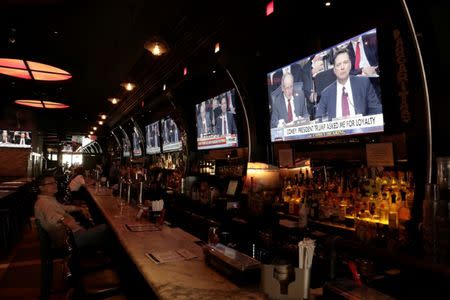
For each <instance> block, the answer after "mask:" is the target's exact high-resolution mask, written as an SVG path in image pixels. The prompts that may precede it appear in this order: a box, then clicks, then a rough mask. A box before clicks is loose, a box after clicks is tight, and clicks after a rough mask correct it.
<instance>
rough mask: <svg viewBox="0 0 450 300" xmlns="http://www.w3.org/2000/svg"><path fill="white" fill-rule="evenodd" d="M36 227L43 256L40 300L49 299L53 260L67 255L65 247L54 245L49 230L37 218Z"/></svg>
mask: <svg viewBox="0 0 450 300" xmlns="http://www.w3.org/2000/svg"><path fill="white" fill-rule="evenodd" d="M35 223H36V228H37V231H38V236H39V245H40V256H41V292H40V300H47V299H49V297H50V293H51V288H52V283H53V261H54V260H55V259H58V258H59V259H62V258H65V257H66V254H67V253H66V252H65V250H64V249H56V248H54V247H52V240H51V238H50V236H49V234H48V233H47V231H46V230H45V229H44V228H43V227H42V225H41V222H40V221H39V220H38V219H36V220H35Z"/></svg>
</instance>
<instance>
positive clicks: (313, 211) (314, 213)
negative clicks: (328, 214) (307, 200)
mask: <svg viewBox="0 0 450 300" xmlns="http://www.w3.org/2000/svg"><path fill="white" fill-rule="evenodd" d="M317 197H318V195H317V193H313V195H312V201H311V208H310V210H309V216H310V217H311V219H312V220H317V219H319V199H318V198H317Z"/></svg>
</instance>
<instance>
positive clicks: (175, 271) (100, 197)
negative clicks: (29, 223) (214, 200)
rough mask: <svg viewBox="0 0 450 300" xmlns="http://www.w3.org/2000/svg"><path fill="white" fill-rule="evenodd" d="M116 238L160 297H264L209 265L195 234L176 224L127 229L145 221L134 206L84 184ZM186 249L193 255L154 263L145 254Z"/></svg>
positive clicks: (106, 190) (105, 190)
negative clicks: (120, 202)
mask: <svg viewBox="0 0 450 300" xmlns="http://www.w3.org/2000/svg"><path fill="white" fill-rule="evenodd" d="M87 189H88V191H89V192H90V194H91V195H92V198H93V199H94V201H95V203H96V204H97V206H98V207H99V209H100V211H101V212H102V214H103V215H104V217H105V218H106V220H107V222H108V223H109V225H110V226H111V228H112V230H113V231H114V232H115V234H116V235H117V238H118V240H119V241H120V243H121V244H122V246H123V247H124V249H125V250H126V251H127V253H128V255H129V256H130V257H131V259H132V260H133V262H134V263H135V265H136V266H137V268H138V270H139V271H140V272H141V273H142V275H143V277H144V278H145V279H146V281H147V282H148V284H149V285H150V286H151V287H152V289H153V290H154V292H155V294H156V295H157V296H158V297H159V298H160V299H215V300H217V299H267V297H266V295H265V294H264V293H262V292H261V291H259V290H257V289H256V288H255V289H247V288H241V287H238V286H237V285H235V284H234V283H232V282H230V281H229V280H228V279H226V278H225V277H223V276H222V275H220V274H219V273H217V272H216V271H214V270H213V269H211V268H209V267H208V266H207V265H206V264H205V262H204V256H203V251H202V248H201V247H200V246H198V245H197V244H195V243H194V242H195V241H197V240H198V238H196V237H194V236H192V235H191V234H189V233H187V232H185V231H184V230H182V229H180V228H175V227H174V228H171V227H169V226H163V227H162V230H160V231H143V232H131V231H129V230H128V229H127V227H126V224H129V225H130V224H132V225H134V224H148V223H149V222H148V221H147V220H146V219H141V220H139V221H138V220H136V214H137V212H138V209H137V208H136V207H132V206H129V205H124V206H120V205H119V198H118V197H114V196H112V195H111V190H109V189H103V190H102V189H100V190H98V189H96V188H95V187H93V186H88V187H87ZM177 249H187V250H188V251H189V252H191V253H193V254H195V255H196V256H197V258H194V259H190V260H179V261H174V262H167V263H162V264H156V263H155V262H153V261H152V260H150V259H149V258H148V257H147V256H146V254H147V253H149V252H153V253H155V252H163V251H170V250H177Z"/></svg>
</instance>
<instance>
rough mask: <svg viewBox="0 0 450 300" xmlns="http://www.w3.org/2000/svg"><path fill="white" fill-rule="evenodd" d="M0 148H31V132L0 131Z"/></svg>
mask: <svg viewBox="0 0 450 300" xmlns="http://www.w3.org/2000/svg"><path fill="white" fill-rule="evenodd" d="M0 131H1V136H0V147H10V148H31V131H24V130H7V129H0Z"/></svg>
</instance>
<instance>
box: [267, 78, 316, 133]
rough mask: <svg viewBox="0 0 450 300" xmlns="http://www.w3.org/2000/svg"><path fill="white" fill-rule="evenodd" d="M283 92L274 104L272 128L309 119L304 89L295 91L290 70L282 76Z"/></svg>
mask: <svg viewBox="0 0 450 300" xmlns="http://www.w3.org/2000/svg"><path fill="white" fill-rule="evenodd" d="M281 91H282V93H281V94H280V95H279V96H278V97H276V98H275V99H274V101H273V104H272V114H271V121H270V124H271V128H276V127H284V126H285V125H286V124H289V123H292V122H293V121H295V120H301V119H309V114H308V109H307V108H306V104H305V96H304V95H303V91H301V90H300V91H299V92H296V93H294V77H293V76H292V74H291V73H290V72H286V73H284V74H283V77H282V78H281Z"/></svg>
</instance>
